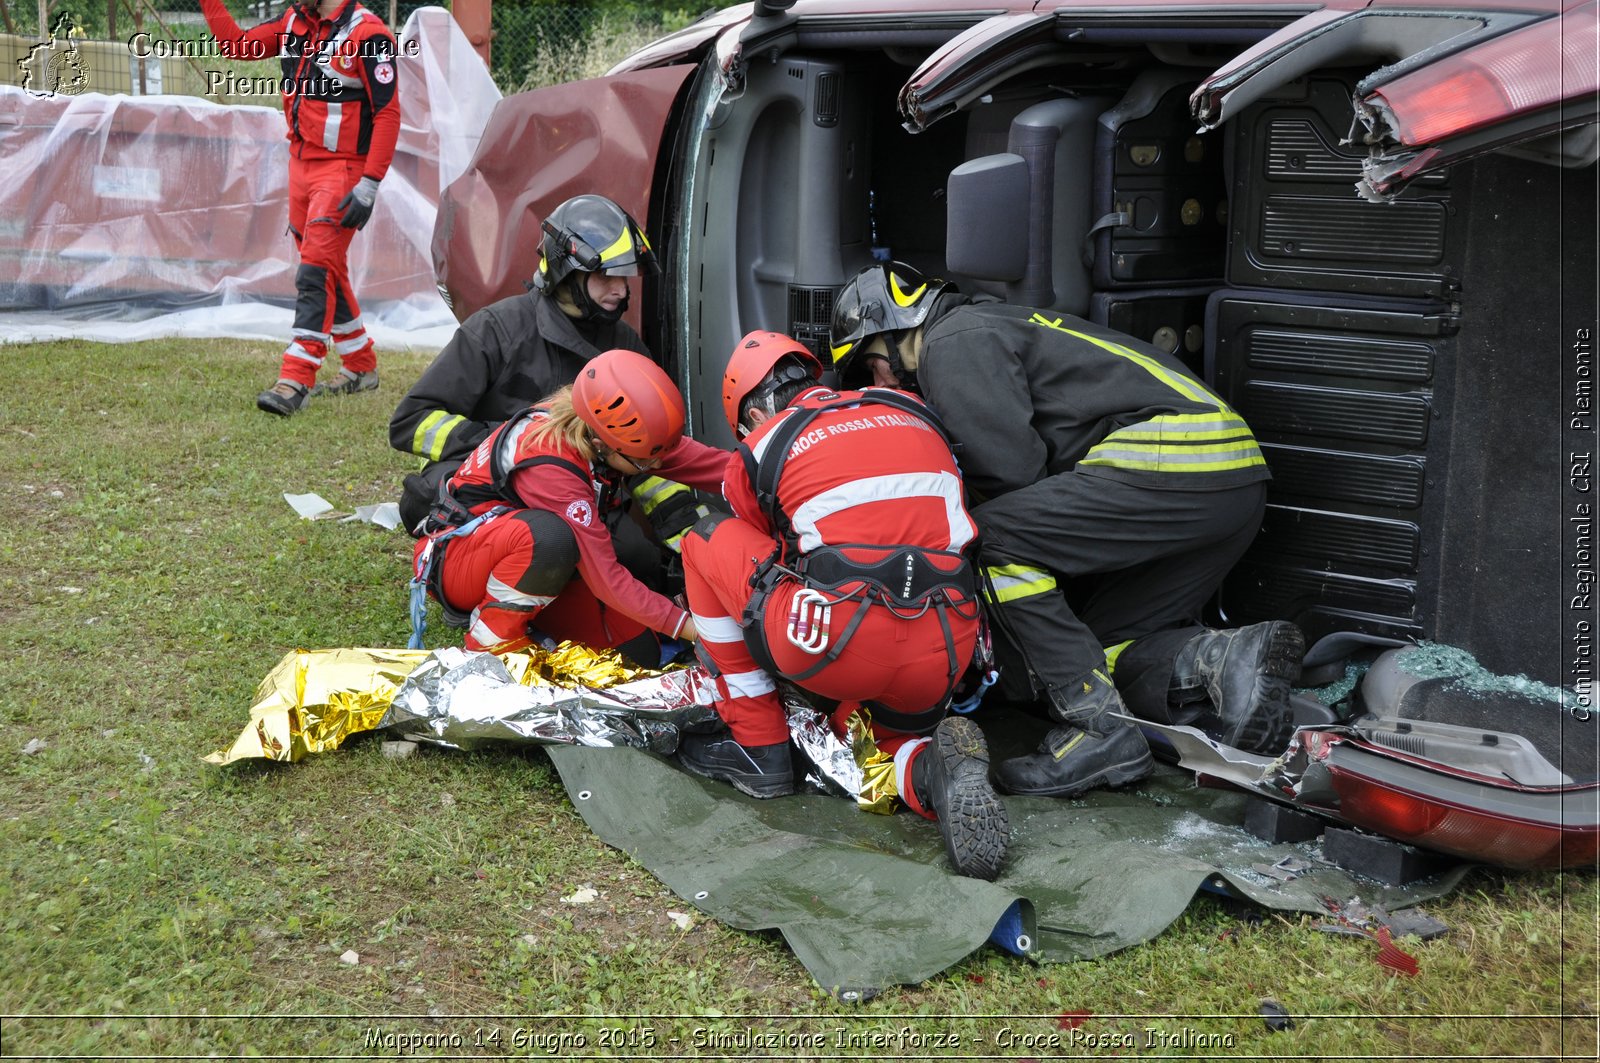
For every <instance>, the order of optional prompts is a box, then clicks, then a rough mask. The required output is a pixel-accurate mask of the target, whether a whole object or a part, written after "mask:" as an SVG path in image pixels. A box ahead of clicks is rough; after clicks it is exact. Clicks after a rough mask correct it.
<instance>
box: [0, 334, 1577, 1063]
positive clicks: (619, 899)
mask: <svg viewBox="0 0 1600 1063" xmlns="http://www.w3.org/2000/svg"><path fill="white" fill-rule="evenodd" d="M0 359H3V364H4V366H5V369H6V387H5V390H4V393H3V396H0V497H4V498H5V499H6V501H7V505H6V506H5V507H4V511H3V515H0V632H3V646H4V652H3V653H0V851H3V852H4V854H5V856H4V861H5V874H4V875H3V876H0V922H3V930H4V933H3V934H0V1013H3V1015H4V1016H6V1017H5V1018H4V1019H3V1026H0V1052H4V1054H6V1055H58V1054H67V1055H115V1056H124V1057H140V1058H143V1057H154V1056H174V1055H180V1056H190V1055H201V1056H203V1055H207V1054H213V1053H214V1054H219V1055H240V1054H256V1053H260V1054H267V1055H279V1056H288V1055H332V1056H343V1057H365V1056H367V1055H374V1056H394V1055H396V1054H399V1053H401V1052H402V1051H404V1050H405V1049H407V1048H408V1047H409V1048H410V1049H412V1051H413V1053H414V1054H417V1055H424V1056H426V1055H434V1054H449V1055H456V1056H462V1055H477V1054H485V1055H491V1054H501V1053H504V1054H512V1055H520V1056H545V1057H550V1056H555V1055H565V1056H569V1057H571V1056H582V1057H586V1058H641V1057H650V1056H656V1057H667V1058H676V1057H679V1056H705V1057H712V1056H717V1057H723V1058H734V1059H738V1058H808V1059H809V1058H822V1057H828V1058H835V1059H837V1058H851V1059H854V1058H865V1059H889V1058H936V1059H946V1058H954V1057H957V1056H965V1057H967V1058H973V1057H983V1058H1003V1059H1020V1058H1035V1057H1036V1058H1044V1057H1052V1056H1053V1057H1059V1056H1062V1055H1068V1056H1073V1055H1076V1056H1080V1057H1082V1056H1089V1057H1099V1056H1105V1055H1110V1054H1113V1053H1114V1052H1115V1053H1117V1054H1120V1055H1123V1056H1127V1055H1135V1054H1140V1055H1157V1056H1166V1057H1167V1058H1173V1057H1178V1058H1216V1057H1221V1056H1226V1057H1229V1058H1271V1059H1295V1058H1329V1057H1331V1056H1358V1057H1364V1058H1374V1057H1376V1058H1436V1057H1453V1058H1464V1057H1465V1058H1478V1057H1483V1056H1500V1057H1507V1056H1516V1057H1518V1058H1556V1057H1571V1058H1594V1057H1595V1054H1596V999H1597V984H1596V980H1597V966H1596V955H1597V910H1600V897H1597V890H1596V879H1595V877H1594V875H1592V874H1585V873H1573V874H1566V875H1561V874H1556V873H1538V874H1513V873H1499V872H1489V871H1478V872H1474V873H1472V874H1471V875H1470V876H1469V877H1468V878H1467V880H1466V882H1465V883H1464V885H1463V887H1462V888H1461V889H1460V890H1459V891H1458V892H1457V893H1456V894H1455V895H1454V896H1453V897H1452V898H1450V899H1449V900H1448V901H1446V902H1442V903H1439V904H1435V905H1432V906H1430V908H1429V911H1430V914H1432V915H1434V916H1435V917H1436V918H1439V919H1441V920H1443V921H1444V922H1446V923H1447V924H1449V926H1450V927H1451V930H1450V932H1449V934H1448V935H1446V936H1444V937H1442V938H1438V939H1436V940H1434V941H1431V942H1427V943H1419V942H1417V941H1415V940H1409V941H1405V942H1403V943H1402V944H1403V945H1404V946H1405V947H1406V948H1407V950H1408V951H1410V952H1412V953H1413V954H1414V955H1416V956H1417V958H1418V959H1419V961H1420V964H1421V973H1420V974H1419V975H1418V976H1416V977H1413V978H1407V977H1401V976H1396V975H1392V974H1390V973H1388V972H1387V971H1386V970H1385V969H1384V968H1381V967H1379V966H1378V964H1377V963H1376V962H1374V957H1375V954H1376V951H1377V949H1376V946H1375V945H1374V944H1373V943H1372V942H1370V941H1365V940H1361V939H1356V938H1350V937H1339V936H1333V935H1329V934H1326V933H1321V932H1318V931H1317V930H1316V929H1314V926H1315V923H1316V922H1317V920H1315V919H1313V918H1310V917H1292V918H1284V917H1281V916H1276V915H1271V914H1266V913H1250V912H1245V913H1241V912H1240V911H1239V910H1236V909H1229V908H1225V907H1224V906H1223V905H1222V904H1221V903H1219V902H1217V901H1216V900H1214V899H1212V898H1209V897H1202V898H1200V899H1198V900H1196V901H1195V902H1194V904H1193V905H1192V906H1191V907H1190V909H1189V911H1188V913H1187V914H1186V915H1185V916H1184V917H1183V918H1182V919H1181V920H1179V922H1178V923H1177V924H1175V925H1174V926H1173V927H1172V928H1171V929H1169V930H1168V931H1167V932H1166V933H1164V934H1162V935H1161V936H1160V937H1159V938H1157V939H1156V940H1155V941H1153V942H1150V943H1149V944H1146V945H1143V946H1139V947H1135V948H1131V949H1128V950H1125V951H1123V952H1121V953H1118V954H1116V955H1113V956H1111V957H1108V958H1106V959H1103V960H1100V961H1097V962H1091V963H1079V964H1066V965H1034V964H1030V963H1027V962H1023V961H1019V960H1016V959H1013V958H1010V957H1008V956H1005V955H1002V954H999V953H995V952H992V951H988V950H985V951H983V952H980V953H978V954H976V955H974V956H973V957H971V958H969V959H967V960H966V961H964V962H963V963H961V964H959V965H958V966H957V967H955V968H954V969H952V970H951V971H949V972H947V973H946V974H944V975H942V976H940V977H938V978H936V979H934V980H932V981H931V982H929V983H927V984H924V985H920V986H911V987H903V988H893V989H890V990H888V991H886V992H885V993H884V994H883V995H882V996H880V997H878V998H877V999H875V1000H872V1001H870V1002H868V1003H865V1004H862V1005H857V1006H848V1005H843V1004H839V1003H836V1002H835V1001H834V1000H833V999H832V998H831V997H829V996H827V995H826V994H825V993H823V992H821V991H819V990H818V989H817V988H816V987H815V986H814V985H813V984H812V982H811V980H810V978H809V977H808V976H807V974H806V972H805V970H804V969H803V968H802V967H801V966H800V964H799V963H798V962H796V961H795V959H794V957H793V956H792V954H791V953H790V952H789V950H788V948H787V947H786V946H785V945H784V943H783V942H782V940H781V939H779V938H776V937H772V936H760V935H752V934H747V933H743V932H740V931H736V930H731V929H728V928H725V927H723V926H721V925H719V924H717V923H715V922H711V921H704V920H699V921H697V922H696V923H695V924H694V925H692V926H691V927H690V928H689V929H687V930H684V929H680V928H679V927H678V926H677V925H676V924H675V923H674V921H673V920H672V919H671V918H670V917H669V916H668V914H667V913H668V912H669V911H679V912H682V911H693V908H692V906H690V905H689V904H688V903H687V902H684V901H681V900H679V899H677V898H675V897H673V896H672V895H671V894H670V893H668V892H667V891H666V890H665V889H664V888H663V887H662V886H661V884H660V883H659V882H657V881H656V880H655V879H654V878H653V877H652V876H651V875H650V874H649V873H648V872H646V871H644V870H643V868H641V867H640V866H638V865H637V864H634V863H633V862H632V861H631V860H629V859H628V858H627V857H626V856H624V855H622V854H621V853H619V852H616V851H614V850H611V849H609V848H607V847H606V846H605V845H603V844H602V843H600V842H599V841H598V840H597V839H596V838H595V837H594V836H593V835H592V834H591V833H590V832H589V830H588V829H587V827H586V826H585V825H584V823H583V821H582V820H581V819H580V818H579V817H578V815H577V813H576V812H575V811H574V810H573V807H572V805H571V803H570V802H569V801H568V799H567V796H566V794H565V792H564V791H563V789H562V787H561V785H560V782H559V780H558V779H557V777H556V775H555V773H554V771H553V770H552V769H551V767H550V765H549V762H548V760H547V759H546V758H545V756H544V754H543V753H542V752H540V751H538V750H533V751H528V752H517V753H480V754H451V753H442V752H428V751H424V752H423V753H421V754H419V755H418V756H416V757H413V758H411V759H409V760H405V761H390V760H386V759H384V758H383V757H382V756H381V755H380V753H379V749H378V744H377V743H375V742H359V743H355V744H353V745H352V746H351V747H350V748H348V749H346V750H343V751H340V752H338V753H335V754H332V755H329V756H325V757H318V758H312V759H310V760H308V761H306V762H304V763H302V764H299V765H294V766H280V765H264V766H251V765H241V766H235V767H231V768H224V769H217V768H212V767H209V766H207V765H205V764H203V763H201V761H200V757H201V756H202V755H203V754H206V753H209V752H211V751H212V750H215V749H218V748H221V747H224V746H226V745H227V744H228V743H229V742H231V741H232V739H233V738H234V736H235V735H236V734H237V733H238V731H239V729H240V727H241V726H242V725H243V723H244V722H245V718H246V710H247V709H248V707H249V705H250V702H251V695H252V694H253V692H254V690H255V687H256V685H257V683H258V682H259V681H260V680H261V678H262V677H263V676H264V675H265V674H266V673H267V672H268V670H269V669H271V667H272V666H273V665H274V664H275V663H276V662H277V661H278V659H279V658H280V657H281V656H282V655H283V653H284V652H286V651H287V650H290V649H293V648H296V647H303V648H323V647H335V646H402V645H404V643H405V639H406V636H407V633H408V625H407V620H406V608H405V588H404V584H405V580H406V578H407V574H408V571H409V569H408V565H409V559H410V556H411V548H410V547H411V542H410V540H409V538H407V537H406V535H405V534H404V533H403V532H400V531H394V532H385V531H383V530H381V529H379V528H377V527H375V526H373V525H370V524H360V523H350V524H341V523H334V522H308V521H301V520H299V519H298V518H297V517H296V516H295V515H294V513H293V511H292V510H291V509H290V508H289V506H288V505H287V504H286V503H285V502H284V501H283V498H282V495H283V493H284V492H286V491H287V492H308V491H314V492H317V493H319V494H321V495H322V496H323V497H324V498H326V499H328V500H329V501H330V502H332V503H333V504H334V506H335V507H336V508H338V509H341V510H345V511H350V510H353V509H354V508H355V507H356V506H358V505H364V504H368V503H374V502H380V501H385V500H389V499H392V498H393V497H394V496H395V493H396V485H397V483H398V481H399V478H400V476H401V475H402V474H403V473H404V472H405V471H406V469H407V468H408V461H407V459H405V458H403V457H402V456H401V455H399V454H397V453H395V452H393V451H391V450H390V449H389V448H388V446H387V443H386V432H385V425H386V423H387V420H388V415H389V412H390V411H391V410H392V409H393V406H394V403H395V401H396V400H397V399H398V398H399V396H400V395H401V393H402V392H403V390H404V388H405V387H406V386H407V385H408V384H409V383H410V381H411V380H412V379H414V378H415V376H416V375H417V373H419V372H420V371H421V369H422V367H423V365H424V364H425V363H426V361H427V357H426V356H425V355H423V354H420V353H419V354H414V355H401V354H385V355H384V356H383V361H382V363H381V365H382V374H383V386H382V389H381V390H380V391H378V392H377V393H376V394H367V395H362V396H357V397H353V398H347V399H339V400H328V401H323V402H320V403H314V404H313V406H312V408H311V409H310V410H309V411H308V412H307V413H304V414H302V415H300V416H297V417H294V418H292V419H289V420H278V419H275V418H271V417H267V416H265V415H263V414H261V413H259V412H257V411H256V409H255V408H254V404H253V401H252V400H253V397H254V395H255V393H256V391H257V390H259V389H260V388H261V387H262V386H263V385H265V384H266V383H268V382H270V381H271V380H272V379H273V377H274V374H275V372H276V367H277V360H278V348H277V347H276V346H275V345H272V344H260V343H245V342H235V341H215V340H165V341H159V342H152V343H143V344H137V345H127V346H102V345H95V344H87V343H52V344H35V345H26V346H11V347H0ZM429 637H430V644H432V645H444V644H447V643H448V642H451V641H456V640H458V636H457V635H456V633H455V632H453V631H450V630H449V629H446V628H443V627H442V626H441V625H439V624H438V623H437V622H436V621H435V622H434V623H432V624H431V625H430V630H429ZM30 744H31V745H32V748H33V750H34V751H33V752H25V749H27V748H29V747H30ZM41 744H42V745H41ZM583 885H590V886H593V887H594V888H595V889H597V890H598V891H599V893H600V899H599V900H598V901H597V902H595V903H594V904H590V905H586V906H576V905H572V904H564V903H562V901H561V898H562V897H564V896H568V895H570V894H572V893H573V891H574V890H575V889H577V888H578V887H580V886H583ZM1252 914H1261V915H1264V917H1263V918H1244V917H1242V915H1252ZM938 917H939V915H938V913H937V912H930V913H928V918H929V919H930V920H935V919H937V918H938ZM350 951H353V952H355V953H357V954H358V956H359V961H358V962H356V963H354V964H351V963H347V962H343V961H342V960H341V956H343V955H344V954H346V953H347V952H350ZM1269 998H1270V999H1272V1000H1275V1001H1277V1002H1279V1003H1280V1004H1282V1006H1283V1007H1284V1008H1285V1009H1286V1010H1287V1011H1288V1012H1289V1013H1290V1014H1292V1015H1293V1016H1295V1023H1294V1026H1293V1028H1292V1029H1287V1030H1283V1031H1281V1032H1270V1031H1269V1030H1268V1029H1267V1027H1266V1025H1265V1023H1264V1022H1263V1021H1262V1019H1261V1018H1260V1017H1259V1015H1258V1009H1259V1007H1260V1005H1261V1002H1262V1001H1263V1000H1264V999H1269ZM1069 1013H1076V1014H1075V1015H1073V1014H1069ZM18 1016H23V1017H20V1018H19V1017H18ZM51 1016H56V1017H51ZM608 1016H632V1017H631V1018H621V1019H616V1018H610V1017H608ZM949 1016H963V1017H965V1018H960V1019H953V1018H949ZM1145 1016H1159V1018H1146V1017H1145ZM1212 1016H1222V1017H1212ZM1146 1027H1154V1028H1156V1029H1157V1030H1158V1031H1161V1033H1162V1034H1165V1035H1168V1036H1170V1037H1173V1038H1177V1040H1172V1041H1169V1042H1168V1043H1166V1044H1165V1045H1162V1044H1159V1043H1158V1044H1157V1045H1155V1046H1153V1047H1146V1045H1147V1040H1148V1039H1147V1036H1146V1034H1145V1032H1144V1031H1145V1028H1146ZM902 1028H905V1029H906V1030H907V1031H908V1032H907V1033H906V1034H903V1035H902V1034H899V1033H895V1031H900V1030H901V1029H902ZM696 1030H702V1031H710V1033H705V1032H702V1033H700V1034H696V1033H695V1031H696ZM747 1030H754V1031H756V1032H757V1034H759V1035H767V1034H784V1035H787V1036H791V1037H798V1036H804V1037H808V1038H821V1039H822V1040H823V1042H824V1047H811V1048H804V1049H799V1050H795V1049H790V1048H784V1047H782V1046H781V1045H780V1046H778V1047H773V1048H764V1047H760V1044H759V1042H757V1043H756V1045H755V1046H754V1047H752V1046H751V1043H750V1042H748V1041H747V1040H741V1039H742V1038H744V1036H745V1032H746V1031H747ZM1006 1030H1009V1031H1011V1034H1010V1035H1006V1034H1005V1033H1004V1031H1006ZM841 1031H842V1032H843V1034H844V1035H845V1036H846V1038H847V1039H848V1038H850V1037H856V1038H857V1040H855V1041H848V1040H847V1044H846V1046H845V1047H839V1046H838V1044H837V1042H836V1040H835V1039H836V1038H837V1037H838V1036H839V1035H840V1032H841ZM874 1034H881V1035H890V1034H893V1036H889V1037H887V1039H885V1040H880V1041H877V1042H873V1041H871V1040H870V1039H869V1038H870V1037H871V1035H874ZM951 1034H953V1035H957V1036H960V1037H961V1038H963V1041H962V1047H958V1048H947V1047H939V1046H937V1045H936V1043H935V1040H934V1039H935V1038H937V1037H939V1036H941V1035H951ZM1195 1035H1197V1036H1199V1037H1205V1036H1206V1035H1230V1036H1231V1038H1232V1041H1233V1043H1232V1045H1231V1046H1220V1047H1205V1042H1199V1044H1200V1047H1196V1041H1195ZM1006 1036H1011V1038H1012V1039H1011V1040H1009V1041H1007V1040H1004V1038H1005V1037H1006ZM413 1037H414V1038H432V1041H422V1040H417V1041H409V1042H408V1041H405V1040H403V1039H404V1038H413ZM674 1037H676V1038H678V1041H677V1042H676V1043H673V1042H672V1041H671V1040H670V1039H671V1038H674ZM562 1038H564V1039H565V1042H564V1044H562V1043H559V1041H560V1039H562ZM970 1038H982V1040H981V1041H972V1040H970ZM1052 1038H1054V1039H1055V1041H1054V1042H1052V1040H1051V1039H1052ZM456 1039H459V1040H456ZM1028 1039H1033V1040H1032V1041H1031V1042H1030V1041H1029V1040H1028ZM1124 1039H1131V1040H1132V1041H1133V1042H1134V1044H1135V1046H1136V1047H1129V1045H1128V1043H1127V1041H1126V1040H1124ZM1119 1041H1121V1042H1122V1043H1120V1044H1119V1043H1118V1042H1119ZM1186 1041H1187V1043H1185V1042H1186ZM814 1043H815V1042H813V1044H814Z"/></svg>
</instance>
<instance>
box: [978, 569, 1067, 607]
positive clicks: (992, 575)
mask: <svg viewBox="0 0 1600 1063" xmlns="http://www.w3.org/2000/svg"><path fill="white" fill-rule="evenodd" d="M984 571H985V572H986V573H988V576H989V584H990V587H991V588H992V590H991V591H990V598H989V600H990V601H992V602H994V603H995V604H996V605H999V604H1001V603H1004V602H1014V601H1016V600H1017V599H1019V598H1032V597H1033V596H1034V595H1037V594H1049V593H1051V592H1053V591H1054V590H1055V589H1056V578H1055V577H1054V576H1052V575H1051V574H1050V573H1049V572H1048V571H1046V570H1045V569H1042V568H1034V567H1033V566H1032V565H1000V566H997V567H993V568H985V569H984Z"/></svg>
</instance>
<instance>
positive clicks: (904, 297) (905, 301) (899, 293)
mask: <svg viewBox="0 0 1600 1063" xmlns="http://www.w3.org/2000/svg"><path fill="white" fill-rule="evenodd" d="M927 290H928V283H927V282H926V281H924V282H923V283H922V284H921V285H920V286H919V287H918V288H917V289H916V290H914V291H910V292H908V291H906V290H905V289H904V288H902V287H900V278H899V277H896V276H895V275H894V274H893V273H891V274H889V294H890V295H892V296H894V301H895V302H896V303H898V304H899V305H901V306H912V305H914V304H915V303H916V301H917V300H918V299H920V298H922V293H923V292H925V291H927Z"/></svg>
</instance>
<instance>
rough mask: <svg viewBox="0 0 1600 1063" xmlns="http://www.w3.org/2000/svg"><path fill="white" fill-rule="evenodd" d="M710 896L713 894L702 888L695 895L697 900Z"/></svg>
mask: <svg viewBox="0 0 1600 1063" xmlns="http://www.w3.org/2000/svg"><path fill="white" fill-rule="evenodd" d="M709 896H711V894H710V893H708V892H706V891H705V890H701V891H700V892H699V893H696V894H695V895H694V899H695V900H697V901H703V900H705V899H706V898H707V897H709Z"/></svg>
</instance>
